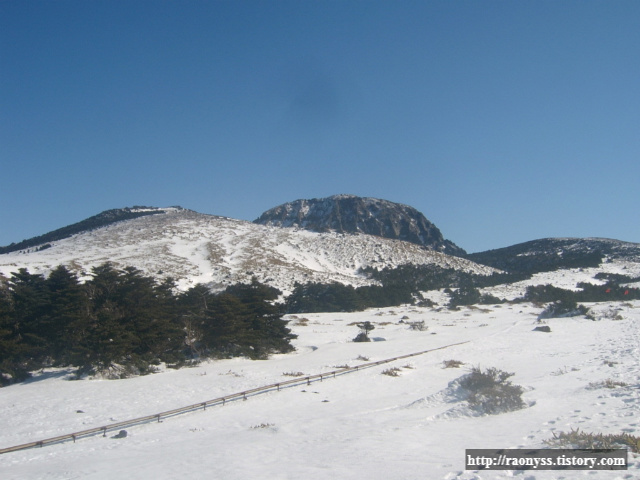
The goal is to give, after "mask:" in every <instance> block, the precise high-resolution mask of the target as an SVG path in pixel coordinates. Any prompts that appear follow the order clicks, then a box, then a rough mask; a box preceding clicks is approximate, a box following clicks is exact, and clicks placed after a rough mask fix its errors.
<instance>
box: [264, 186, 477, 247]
mask: <svg viewBox="0 0 640 480" xmlns="http://www.w3.org/2000/svg"><path fill="white" fill-rule="evenodd" d="M254 223H258V224H262V225H269V226H275V227H298V228H302V229H305V230H311V231H314V232H331V231H333V232H338V233H364V234H367V235H376V236H379V237H385V238H391V239H396V240H403V241H406V242H411V243H415V244H418V245H421V246H424V247H426V248H428V249H431V250H435V251H438V252H442V253H446V254H448V255H456V256H461V255H465V253H466V252H465V251H464V250H463V249H462V248H460V247H458V246H457V245H456V244H454V243H453V242H451V241H449V240H445V238H444V237H443V236H442V233H441V232H440V230H439V229H438V228H437V227H436V226H435V225H434V224H433V223H431V222H430V221H429V220H427V218H426V217H425V216H424V215H423V214H422V213H420V212H419V211H418V210H416V209H415V208H413V207H410V206H408V205H403V204H400V203H394V202H390V201H388V200H381V199H377V198H369V197H358V196H355V195H333V196H331V197H326V198H313V199H310V200H305V199H301V200H295V201H293V202H289V203H285V204H282V205H279V206H277V207H274V208H272V209H270V210H267V211H266V212H264V213H263V214H262V215H260V217H259V218H258V219H256V220H254Z"/></svg>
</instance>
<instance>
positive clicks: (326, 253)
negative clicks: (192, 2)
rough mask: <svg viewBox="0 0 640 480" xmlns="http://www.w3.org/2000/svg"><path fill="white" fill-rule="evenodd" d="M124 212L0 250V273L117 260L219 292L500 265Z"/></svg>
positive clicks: (76, 268) (237, 223) (227, 221)
mask: <svg viewBox="0 0 640 480" xmlns="http://www.w3.org/2000/svg"><path fill="white" fill-rule="evenodd" d="M120 212H121V213H120V214H119V215H116V216H114V217H113V218H112V219H113V220H114V221H110V222H108V223H106V224H104V225H102V226H97V227H95V228H91V229H84V230H80V229H79V228H78V227H77V225H80V224H87V222H84V223H83V222H80V224H76V227H74V229H73V230H77V232H76V233H74V234H73V235H71V236H69V237H66V238H61V239H54V238H55V237H53V236H47V238H46V239H42V240H43V241H46V242H47V243H46V244H37V243H35V242H30V245H31V247H30V248H28V249H26V250H18V251H11V252H9V253H4V254H2V255H0V274H4V275H5V276H7V277H8V276H10V274H11V272H15V271H17V270H18V269H19V268H27V269H28V270H29V271H30V272H31V273H45V274H47V273H48V272H49V271H51V270H52V269H53V268H55V267H56V266H58V265H65V266H67V267H68V268H69V269H70V270H71V271H73V272H75V273H77V274H79V275H81V276H82V275H84V274H86V272H89V271H90V269H91V268H92V267H94V266H97V265H100V264H102V263H105V262H112V263H113V264H114V266H116V267H119V268H124V267H128V266H131V267H135V268H137V269H139V270H141V271H142V272H144V273H145V274H146V275H150V276H153V277H155V278H158V279H160V280H162V279H166V278H169V277H171V278H173V279H176V280H177V281H178V287H179V288H181V289H183V290H186V289H188V288H189V287H191V286H193V285H195V284H198V283H200V284H205V285H207V286H209V287H210V288H211V289H214V290H221V289H224V288H225V287H226V286H228V285H232V284H235V283H249V282H250V281H251V279H252V278H254V277H255V278H256V279H257V280H259V281H260V282H262V283H265V284H268V285H270V286H274V287H276V288H278V289H280V290H283V291H285V292H287V291H290V290H291V289H292V288H293V286H294V284H295V283H296V282H298V283H307V282H319V283H331V282H340V283H343V284H347V285H354V286H361V285H371V284H376V283H377V282H376V281H374V280H372V279H370V278H368V277H367V276H365V275H363V274H362V269H363V268H366V267H374V268H380V269H382V268H393V267H395V266H398V265H403V264H415V265H437V266H440V267H442V268H453V269H459V270H462V271H468V272H474V273H478V274H490V273H491V272H492V271H494V269H492V268H491V267H486V266H480V265H478V264H475V263H473V262H471V261H469V260H466V259H463V258H459V257H453V256H449V255H446V254H444V253H440V252H437V251H433V250H428V249H425V248H424V247H422V246H420V245H417V244H414V243H410V242H405V241H400V240H393V239H387V238H382V237H377V236H372V235H366V234H356V235H351V234H341V233H336V232H324V233H318V232H311V231H307V230H299V229H291V228H278V227H271V226H265V225H259V224H256V223H252V222H247V221H242V220H235V219H231V218H226V217H219V216H214V215H205V214H201V213H197V212H194V211H191V210H186V209H183V208H162V209H149V210H145V211H140V212H138V211H127V210H122V211H120ZM146 212H148V213H146ZM138 213H141V214H142V215H138ZM126 215H135V217H134V218H123V216H126ZM104 216H105V215H104V214H101V215H100V216H98V218H100V217H104ZM92 218H96V217H92ZM115 219H117V221H116V220H115ZM71 230H72V229H61V231H71ZM38 238H40V237H38ZM45 245H46V247H47V248H43V246H45Z"/></svg>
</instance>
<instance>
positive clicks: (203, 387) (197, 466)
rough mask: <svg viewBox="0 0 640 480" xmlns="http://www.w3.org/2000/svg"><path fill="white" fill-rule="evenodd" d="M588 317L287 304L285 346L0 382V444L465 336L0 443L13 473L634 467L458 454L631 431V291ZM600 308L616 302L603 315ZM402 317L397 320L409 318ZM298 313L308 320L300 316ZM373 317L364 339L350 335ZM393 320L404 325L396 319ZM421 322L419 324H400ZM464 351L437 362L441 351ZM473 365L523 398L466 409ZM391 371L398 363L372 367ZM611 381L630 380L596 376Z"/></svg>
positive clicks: (634, 423)
mask: <svg viewBox="0 0 640 480" xmlns="http://www.w3.org/2000/svg"><path fill="white" fill-rule="evenodd" d="M588 306H590V307H592V308H593V309H594V311H597V312H601V313H602V315H600V316H598V318H599V320H598V321H592V320H588V319H586V318H584V317H573V318H563V319H549V320H548V321H547V324H548V325H549V326H550V327H551V330H552V331H551V333H541V332H534V331H532V330H533V328H534V326H535V325H536V318H537V315H538V314H539V313H540V311H541V310H542V308H541V307H536V306H533V305H531V304H526V303H525V304H503V305H493V306H481V307H465V308H462V309H460V310H458V311H451V310H447V309H433V308H417V307H411V306H401V307H397V308H386V309H373V310H367V311H365V312H356V313H339V314H335V313H334V314H329V313H322V314H306V315H298V316H290V317H289V318H290V320H291V321H290V327H291V328H292V329H293V331H294V333H296V334H298V335H299V337H298V338H297V339H296V340H295V345H296V347H297V350H296V351H295V352H293V353H290V354H286V355H276V356H274V357H272V358H271V359H269V360H265V361H251V360H248V359H244V358H236V359H230V360H219V361H210V362H206V363H203V364H201V365H199V366H197V367H194V368H185V369H182V370H167V371H163V372H161V373H157V374H154V375H148V376H144V377H137V378H131V379H126V380H100V379H83V380H70V378H71V372H70V371H68V370H64V369H58V370H46V371H44V372H43V373H41V374H37V375H36V376H35V377H34V378H33V379H32V380H30V381H28V382H26V383H23V384H18V385H13V386H10V387H5V388H3V389H1V390H0V411H1V412H2V417H1V418H2V421H1V422H2V423H1V424H2V428H1V429H0V447H9V446H12V445H17V444H21V443H26V442H31V441H36V440H40V439H44V438H49V437H53V436H56V435H63V434H68V433H72V432H75V431H79V430H85V429H88V428H92V427H99V426H102V425H105V424H109V423H114V422H118V421H123V420H127V419H130V418H135V417H139V416H145V415H152V414H155V413H158V412H162V411H166V410H170V409H173V408H179V407H182V406H186V405H190V404H194V403H197V402H201V401H206V400H210V399H213V398H217V397H220V396H223V395H227V394H231V393H236V392H241V391H243V390H246V389H249V388H255V387H259V386H262V385H267V384H272V383H275V382H279V381H285V380H290V379H291V378H293V377H291V376H288V375H284V374H285V373H289V374H293V373H296V372H302V373H304V374H305V375H313V374H317V373H322V372H327V371H331V370H335V368H336V367H339V366H342V365H349V366H355V365H359V364H362V363H365V362H366V361H365V360H364V359H363V358H365V357H366V358H368V359H369V361H370V362H373V361H378V360H383V359H386V358H391V357H395V356H400V355H405V354H409V353H414V352H420V351H424V350H427V349H432V348H438V347H442V346H446V345H450V344H455V343H459V342H464V341H468V343H466V344H463V345H457V346H452V347H449V348H445V349H441V350H437V351H433V352H430V353H426V354H423V355H418V356H415V357H411V358H410V359H403V360H398V361H395V362H392V363H389V364H385V365H380V366H376V367H371V368H367V369H362V370H359V371H357V372H353V373H349V374H345V375H340V376H337V377H336V378H327V379H324V380H323V381H322V382H319V381H317V382H313V383H311V384H310V385H306V384H303V385H299V386H295V387H290V388H284V389H282V390H281V391H279V392H278V391H270V392H268V393H264V394H261V395H256V396H251V397H249V398H248V399H247V401H242V400H238V401H233V402H228V403H227V404H226V405H225V406H211V407H209V408H207V409H206V410H204V411H203V410H200V411H195V412H192V413H188V414H184V415H180V416H175V417H172V418H167V419H165V420H163V421H162V422H161V423H157V422H151V423H147V424H143V425H139V426H134V427H127V428H126V430H127V433H128V435H127V436H126V438H119V439H117V438H112V437H113V436H115V435H116V434H117V433H118V430H115V431H112V432H109V433H108V434H107V437H106V438H105V437H103V436H101V435H97V436H93V437H88V438H83V439H79V440H78V441H77V442H76V443H73V442H65V443H60V444H55V445H50V446H45V447H43V448H33V449H29V450H23V451H17V452H12V453H6V454H2V455H0V476H1V477H2V478H3V480H13V479H16V480H17V479H21V480H22V479H47V480H54V479H65V480H71V479H113V478H135V479H142V480H145V479H149V480H151V479H153V480H156V479H175V478H207V479H209V478H215V479H225V480H226V479H229V480H234V479H238V480H239V479H243V480H244V479H247V478H249V479H300V478H304V479H308V480H312V479H318V480H319V479H323V480H324V479H326V478H335V479H363V478H365V479H436V478H437V479H447V480H451V479H464V480H471V479H508V478H509V479H510V478H516V479H521V480H549V479H560V478H564V479H569V478H578V479H579V478H589V479H632V478H640V456H639V455H636V454H631V453H630V454H629V457H628V458H629V469H628V470H627V471H618V472H610V471H609V472H606V471H572V472H571V471H563V472H560V471H551V470H550V471H531V470H530V471H513V470H509V471H491V472H485V471H465V470H464V450H465V449H471V448H541V447H544V446H545V444H544V440H546V439H550V438H551V437H552V435H553V432H560V431H567V432H568V431H570V430H571V429H576V428H579V429H580V430H584V431H586V432H594V433H597V432H602V433H622V432H628V433H630V434H632V435H636V436H637V435H640V388H639V387H640V384H639V382H640V381H639V373H640V368H639V367H640V366H639V362H640V302H638V301H636V302H627V303H620V302H613V303H603V304H597V305H588ZM606 312H615V313H616V315H615V316H614V315H608V314H606ZM405 317H406V318H405ZM305 319H306V320H305ZM366 320H368V321H371V322H372V323H373V324H374V325H375V330H373V331H372V332H371V337H372V338H374V339H376V340H378V341H373V342H371V343H354V342H351V339H352V338H353V337H354V336H355V335H356V334H357V333H358V328H357V327H356V326H355V323H358V322H362V321H366ZM401 320H402V322H400V321H401ZM420 320H424V321H425V324H426V325H427V326H428V329H427V330H426V331H416V330H411V329H409V328H408V325H407V323H406V322H409V321H420ZM450 359H455V360H459V361H461V362H464V365H463V366H462V367H461V368H457V369H456V368H443V361H445V360H450ZM473 366H480V367H482V368H487V367H496V368H499V369H501V370H505V371H509V372H513V373H514V374H515V375H514V376H513V377H512V381H513V383H515V384H518V385H522V386H523V387H524V388H525V390H526V391H525V394H524V395H523V398H524V399H525V401H526V403H527V405H528V406H527V407H526V408H524V409H522V410H518V411H515V412H510V413H502V414H499V415H485V416H477V415H472V414H470V413H469V411H468V409H465V408H464V407H465V405H464V404H463V403H462V402H461V401H460V400H459V399H456V398H455V397H453V396H451V395H448V393H449V391H448V385H449V383H450V382H451V381H453V380H455V379H456V378H459V377H460V376H461V375H463V374H465V373H466V372H468V371H469V369H470V368H471V367H473ZM390 367H397V368H399V369H400V375H399V376H397V377H391V376H387V375H383V374H382V371H384V370H386V369H388V368H390ZM606 379H612V380H615V381H618V382H624V383H626V384H627V386H623V387H617V388H612V389H610V388H604V387H595V388H594V385H595V384H597V382H601V381H604V380H606Z"/></svg>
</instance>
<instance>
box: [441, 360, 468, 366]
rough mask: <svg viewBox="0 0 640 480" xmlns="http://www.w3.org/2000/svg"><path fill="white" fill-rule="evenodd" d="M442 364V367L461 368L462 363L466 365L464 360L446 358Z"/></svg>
mask: <svg viewBox="0 0 640 480" xmlns="http://www.w3.org/2000/svg"><path fill="white" fill-rule="evenodd" d="M442 364H443V367H442V368H460V367H461V366H462V365H464V362H461V361H460V360H445V361H443V362H442Z"/></svg>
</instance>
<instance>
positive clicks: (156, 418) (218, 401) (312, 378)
mask: <svg viewBox="0 0 640 480" xmlns="http://www.w3.org/2000/svg"><path fill="white" fill-rule="evenodd" d="M465 343H469V342H468V341H466V342H459V343H452V344H449V345H445V346H443V347H438V348H432V349H429V350H423V351H421V352H416V353H410V354H407V355H401V356H399V357H393V358H387V359H385V360H379V361H377V362H369V363H363V364H361V365H357V366H355V367H346V368H340V369H338V370H333V371H331V372H326V373H319V374H317V375H308V376H304V377H298V378H294V379H292V380H287V381H284V382H278V383H272V384H270V385H264V386H262V387H257V388H252V389H249V390H244V391H242V392H238V393H232V394H229V395H225V396H224V397H218V398H214V399H213V400H207V401H205V402H199V403H194V404H192V405H187V406H186V407H181V408H176V409H174V410H167V411H166V412H160V413H155V414H153V415H147V416H145V417H138V418H133V419H131V420H125V421H122V422H117V423H110V424H108V425H104V426H102V427H95V428H90V429H88V430H82V431H79V432H74V433H68V434H66V435H60V436H57V437H51V438H45V439H44V440H38V441H35V442H30V443H24V444H22V445H15V446H13V447H7V448H2V449H0V454H2V453H9V452H15V451H18V450H25V449H28V448H35V447H44V446H45V445H51V444H54V443H60V442H66V441H70V440H71V441H73V442H74V443H75V441H76V440H78V439H79V438H82V437H89V436H93V435H99V434H102V435H103V436H105V437H106V436H107V432H109V431H113V430H117V429H120V428H124V427H132V426H135V425H140V424H143V423H150V422H160V421H161V420H163V419H165V418H169V417H174V416H176V415H181V414H183V413H188V412H193V411H196V410H206V409H207V407H211V406H215V405H224V404H225V403H227V402H232V401H234V400H239V399H243V400H246V399H247V397H249V396H254V395H259V394H262V393H266V392H270V391H274V390H276V391H280V389H282V388H287V387H292V386H296V385H302V384H307V385H310V384H311V382H316V381H323V380H324V379H325V378H335V377H336V376H338V375H345V374H347V373H352V372H357V371H359V370H363V369H365V368H371V367H375V366H378V365H382V364H385V363H390V362H395V361H396V360H402V359H404V358H410V357H415V356H417V355H423V354H425V353H429V352H435V351H436V350H443V349H445V348H449V347H454V346H456V345H462V344H465Z"/></svg>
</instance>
